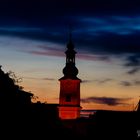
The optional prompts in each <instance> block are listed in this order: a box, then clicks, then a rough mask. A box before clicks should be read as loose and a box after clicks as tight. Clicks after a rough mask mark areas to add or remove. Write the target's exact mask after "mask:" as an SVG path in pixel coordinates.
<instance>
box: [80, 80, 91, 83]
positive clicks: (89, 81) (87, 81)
mask: <svg viewBox="0 0 140 140" xmlns="http://www.w3.org/2000/svg"><path fill="white" fill-rule="evenodd" d="M91 82H93V81H92V80H82V83H91Z"/></svg>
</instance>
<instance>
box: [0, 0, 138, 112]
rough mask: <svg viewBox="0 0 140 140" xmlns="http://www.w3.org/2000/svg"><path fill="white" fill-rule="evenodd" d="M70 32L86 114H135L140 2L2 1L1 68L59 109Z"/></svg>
mask: <svg viewBox="0 0 140 140" xmlns="http://www.w3.org/2000/svg"><path fill="white" fill-rule="evenodd" d="M69 27H71V28H72V38H73V43H74V45H75V50H76V51H77V55H76V66H77V68H78V69H79V74H78V77H79V78H80V79H81V80H82V83H81V106H82V107H83V109H113V110H132V109H133V108H134V107H135V106H136V104H137V102H138V99H139V96H140V2H139V0H135V1H132V0H116V1H115V0H112V1H111V0H106V1H103V0H94V1H92V0H27V1H26V0H20V1H19V0H1V1H0V65H2V69H3V70H4V71H5V72H8V71H13V72H14V73H15V74H16V76H17V77H20V78H22V82H21V83H19V84H20V85H22V86H23V87H24V90H25V91H30V92H32V93H33V94H34V95H35V96H38V100H40V101H42V102H48V103H58V98H59V90H60V89H59V81H58V79H59V78H61V77H62V76H63V73H62V69H63V68H64V66H65V53H64V52H65V50H66V44H67V42H68V34H69Z"/></svg>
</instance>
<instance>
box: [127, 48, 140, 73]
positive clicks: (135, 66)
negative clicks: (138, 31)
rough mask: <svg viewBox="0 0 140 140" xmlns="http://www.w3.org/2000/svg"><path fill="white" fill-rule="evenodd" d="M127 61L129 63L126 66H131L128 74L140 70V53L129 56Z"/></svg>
mask: <svg viewBox="0 0 140 140" xmlns="http://www.w3.org/2000/svg"><path fill="white" fill-rule="evenodd" d="M139 48H140V47H139ZM126 61H127V63H126V64H125V66H126V67H128V68H131V69H130V70H129V71H128V72H127V73H128V74H131V75H133V74H135V73H137V72H139V71H140V53H139V54H134V55H130V56H128V57H127V59H126Z"/></svg>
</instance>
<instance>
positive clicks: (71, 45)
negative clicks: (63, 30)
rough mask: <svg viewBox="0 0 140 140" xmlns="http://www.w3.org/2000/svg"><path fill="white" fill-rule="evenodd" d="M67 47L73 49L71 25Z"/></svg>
mask: <svg viewBox="0 0 140 140" xmlns="http://www.w3.org/2000/svg"><path fill="white" fill-rule="evenodd" d="M67 48H68V49H74V45H73V42H72V27H71V26H69V40H68V44H67Z"/></svg>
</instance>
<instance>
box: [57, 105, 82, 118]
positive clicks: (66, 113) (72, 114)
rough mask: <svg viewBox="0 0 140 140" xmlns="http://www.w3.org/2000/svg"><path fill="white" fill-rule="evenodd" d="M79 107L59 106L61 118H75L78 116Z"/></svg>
mask: <svg viewBox="0 0 140 140" xmlns="http://www.w3.org/2000/svg"><path fill="white" fill-rule="evenodd" d="M80 110H81V108H80V107H59V117H60V118H61V119H77V118H79V117H80Z"/></svg>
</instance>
